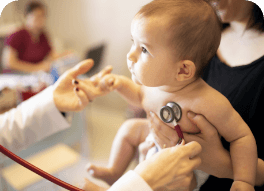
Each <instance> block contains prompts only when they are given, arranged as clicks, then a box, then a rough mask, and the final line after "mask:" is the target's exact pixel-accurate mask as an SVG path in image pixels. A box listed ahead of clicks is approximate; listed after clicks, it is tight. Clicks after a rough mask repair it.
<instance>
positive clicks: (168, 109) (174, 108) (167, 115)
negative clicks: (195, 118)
mask: <svg viewBox="0 0 264 191" xmlns="http://www.w3.org/2000/svg"><path fill="white" fill-rule="evenodd" d="M181 116H182V111H181V107H180V106H179V105H178V104H177V103H175V102H169V103H167V104H166V105H165V106H163V107H162V108H161V109H160V117H161V119H162V120H163V121H164V122H165V123H171V122H173V120H176V122H178V121H180V119H181Z"/></svg>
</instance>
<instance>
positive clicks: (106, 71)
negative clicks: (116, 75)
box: [90, 66, 113, 86]
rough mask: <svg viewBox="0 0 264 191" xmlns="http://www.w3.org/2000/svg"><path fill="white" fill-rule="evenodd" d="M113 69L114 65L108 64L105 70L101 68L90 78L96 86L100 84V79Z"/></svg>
mask: <svg viewBox="0 0 264 191" xmlns="http://www.w3.org/2000/svg"><path fill="white" fill-rule="evenodd" d="M112 70H113V67H112V66H106V67H105V68H104V69H103V70H101V71H100V72H99V73H98V74H95V75H93V76H92V77H91V78H90V81H91V82H93V84H94V85H95V86H97V85H98V83H99V81H100V80H101V79H102V78H103V77H104V76H105V75H107V74H110V73H111V72H112Z"/></svg>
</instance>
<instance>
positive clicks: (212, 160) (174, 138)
mask: <svg viewBox="0 0 264 191" xmlns="http://www.w3.org/2000/svg"><path fill="white" fill-rule="evenodd" d="M187 116H188V118H189V119H190V121H191V122H192V123H194V124H195V125H196V126H197V127H198V128H199V129H200V130H201V132H200V133H199V134H187V133H183V135H184V140H185V141H186V143H188V142H191V141H197V142H198V143H199V144H200V145H201V146H202V149H203V151H202V152H201V153H200V155H199V156H200V157H201V159H202V164H201V165H200V167H199V169H200V170H203V171H205V172H207V173H209V174H211V175H214V176H216V177H219V178H233V171H232V164H231V158H230V154H229V152H228V151H227V150H225V149H224V148H223V146H222V143H221V140H220V137H219V134H218V133H217V130H216V129H215V127H214V126H213V125H212V124H210V123H209V122H208V121H207V120H206V118H205V117H204V116H202V115H197V114H194V113H193V112H188V115H187ZM150 128H151V129H150V131H151V133H152V134H153V136H154V138H155V140H156V142H157V143H158V144H159V145H160V146H161V148H162V147H163V145H164V144H165V145H166V146H167V147H171V146H174V145H176V144H177V142H178V135H177V133H176V132H175V130H173V129H172V128H171V127H170V126H168V125H166V124H164V123H163V122H162V121H161V120H160V119H159V117H158V116H156V115H155V114H152V115H151V125H150Z"/></svg>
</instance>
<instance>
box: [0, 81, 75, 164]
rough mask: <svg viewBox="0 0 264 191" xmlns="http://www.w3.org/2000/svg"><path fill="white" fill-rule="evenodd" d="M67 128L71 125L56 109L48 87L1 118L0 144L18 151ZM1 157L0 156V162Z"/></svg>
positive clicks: (0, 154) (0, 116)
mask: <svg viewBox="0 0 264 191" xmlns="http://www.w3.org/2000/svg"><path fill="white" fill-rule="evenodd" d="M68 127H70V123H69V122H68V121H67V120H66V119H65V118H64V117H63V115H62V114H61V113H60V112H59V111H58V109H57V108H56V106H55V103H54V100H53V86H50V87H48V88H46V89H45V90H43V91H42V92H40V93H39V94H37V95H35V96H33V97H31V98H30V99H28V100H26V101H24V102H22V103H21V104H20V105H18V106H17V108H14V109H12V110H10V111H9V112H6V113H4V114H1V115H0V144H1V145H2V146H4V147H6V148H7V149H8V150H10V151H12V152H18V151H20V150H22V149H24V148H26V147H28V146H29V145H30V144H33V143H35V142H37V141H39V140H41V139H43V138H45V137H47V136H49V135H52V134H54V133H56V132H58V131H61V130H63V129H66V128H68ZM3 157H4V156H3V154H2V153H0V161H1V160H3Z"/></svg>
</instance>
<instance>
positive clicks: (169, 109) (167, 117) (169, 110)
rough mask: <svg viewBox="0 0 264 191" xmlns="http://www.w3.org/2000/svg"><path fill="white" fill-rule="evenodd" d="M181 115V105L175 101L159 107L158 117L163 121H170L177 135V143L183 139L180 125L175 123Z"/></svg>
mask: <svg viewBox="0 0 264 191" xmlns="http://www.w3.org/2000/svg"><path fill="white" fill-rule="evenodd" d="M181 117H182V110H181V107H180V106H179V105H178V104H177V103H175V102H169V103H167V104H166V105H165V106H163V107H162V108H161V109H160V118H161V119H162V121H164V122H165V123H172V124H173V126H174V129H175V130H176V132H177V134H178V136H179V141H178V143H177V144H180V143H181V142H182V139H183V134H182V131H181V127H180V125H179V124H178V123H177V122H178V121H180V119H181Z"/></svg>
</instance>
